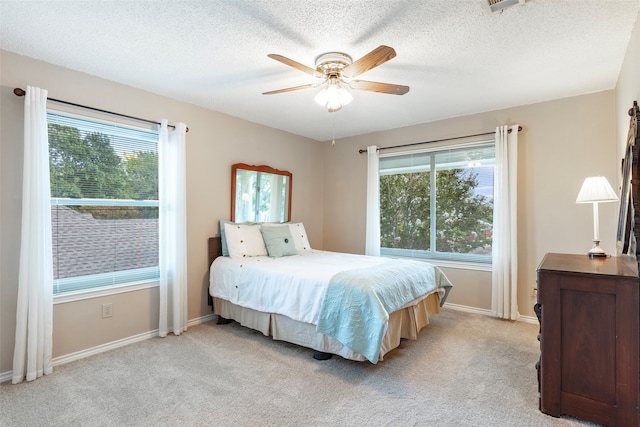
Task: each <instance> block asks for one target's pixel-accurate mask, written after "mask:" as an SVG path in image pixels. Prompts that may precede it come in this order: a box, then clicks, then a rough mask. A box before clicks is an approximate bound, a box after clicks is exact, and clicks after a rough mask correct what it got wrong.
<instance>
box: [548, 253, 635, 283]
mask: <svg viewBox="0 0 640 427" xmlns="http://www.w3.org/2000/svg"><path fill="white" fill-rule="evenodd" d="M541 270H547V271H548V270H551V271H564V272H571V273H584V274H601V275H605V276H623V277H635V278H637V277H638V264H637V261H636V259H635V258H634V257H631V256H625V255H623V256H614V257H608V258H589V256H588V255H586V254H585V255H580V254H557V253H548V254H546V255H545V256H544V258H543V259H542V262H541V263H540V266H539V267H538V271H541Z"/></svg>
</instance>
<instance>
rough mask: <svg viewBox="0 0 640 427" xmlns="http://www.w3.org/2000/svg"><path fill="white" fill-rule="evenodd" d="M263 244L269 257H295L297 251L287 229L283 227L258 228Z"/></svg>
mask: <svg viewBox="0 0 640 427" xmlns="http://www.w3.org/2000/svg"><path fill="white" fill-rule="evenodd" d="M260 232H261V233H262V238H263V239H264V244H265V245H266V246H267V252H268V253H269V256H270V257H282V256H289V255H297V254H298V251H297V250H296V246H295V244H294V243H293V236H292V235H291V231H290V230H289V227H287V226H286V225H285V226H279V227H274V226H267V227H260Z"/></svg>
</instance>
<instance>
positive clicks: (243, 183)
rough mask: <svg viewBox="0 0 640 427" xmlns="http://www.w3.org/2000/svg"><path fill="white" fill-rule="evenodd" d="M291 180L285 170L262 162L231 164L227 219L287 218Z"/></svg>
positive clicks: (262, 219) (272, 219) (259, 220)
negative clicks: (255, 164)
mask: <svg viewBox="0 0 640 427" xmlns="http://www.w3.org/2000/svg"><path fill="white" fill-rule="evenodd" d="M292 181H293V179H292V174H291V172H288V171H281V170H278V169H274V168H272V167H269V166H265V165H261V166H252V165H247V164H244V163H236V164H235V165H232V166H231V221H234V222H244V221H252V222H286V221H289V220H290V219H291V188H292Z"/></svg>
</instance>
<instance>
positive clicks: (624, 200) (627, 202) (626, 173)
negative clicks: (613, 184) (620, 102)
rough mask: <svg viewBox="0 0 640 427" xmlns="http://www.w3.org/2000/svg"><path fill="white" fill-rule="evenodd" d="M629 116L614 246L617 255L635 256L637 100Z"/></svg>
mask: <svg viewBox="0 0 640 427" xmlns="http://www.w3.org/2000/svg"><path fill="white" fill-rule="evenodd" d="M629 116H631V120H630V123H629V132H628V134H627V146H626V149H625V158H624V159H623V161H622V191H621V194H620V211H619V214H618V232H617V238H616V247H617V252H618V255H634V256H636V255H637V254H638V251H639V250H640V245H638V241H637V240H638V237H637V234H638V233H639V232H640V229H639V226H640V224H639V221H640V216H639V214H640V212H638V211H637V207H636V206H634V205H637V204H638V203H639V201H640V199H639V198H638V196H639V195H640V194H639V193H638V190H639V183H638V179H639V178H640V177H639V176H638V168H639V167H640V165H638V155H639V149H640V129H639V124H638V122H639V121H640V108H638V103H637V101H634V102H633V107H631V108H630V109H629ZM638 261H639V262H640V259H639V260H638Z"/></svg>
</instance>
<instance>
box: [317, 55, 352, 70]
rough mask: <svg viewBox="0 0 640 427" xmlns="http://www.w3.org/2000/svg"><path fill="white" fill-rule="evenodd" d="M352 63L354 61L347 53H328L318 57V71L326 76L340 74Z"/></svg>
mask: <svg viewBox="0 0 640 427" xmlns="http://www.w3.org/2000/svg"><path fill="white" fill-rule="evenodd" d="M352 62H353V60H352V59H351V57H350V56H349V55H347V54H346V53H342V52H327V53H323V54H322V55H319V56H318V57H316V69H317V70H318V71H320V72H321V73H324V74H325V75H332V74H338V73H339V72H340V71H341V70H342V69H343V68H344V67H346V66H348V65H351V63H352Z"/></svg>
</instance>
